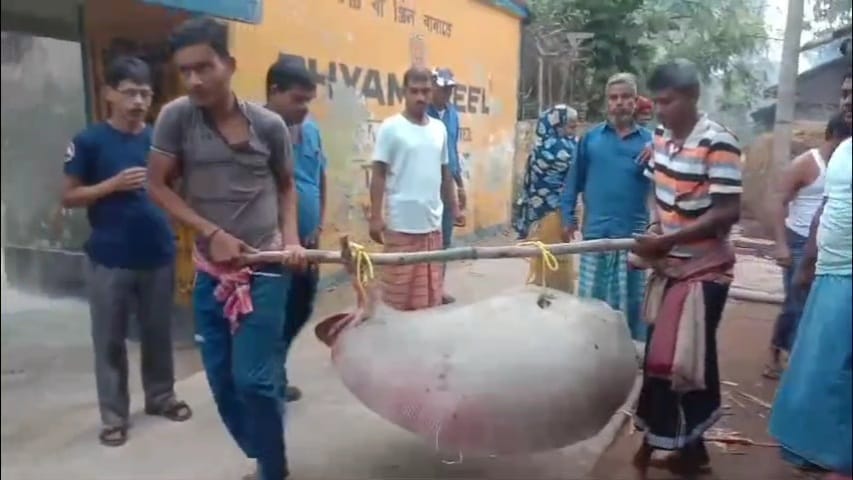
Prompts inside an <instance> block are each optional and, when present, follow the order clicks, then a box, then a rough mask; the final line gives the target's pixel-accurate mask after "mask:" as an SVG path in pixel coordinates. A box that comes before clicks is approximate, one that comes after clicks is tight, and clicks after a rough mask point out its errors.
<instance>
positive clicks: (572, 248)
mask: <svg viewBox="0 0 853 480" xmlns="http://www.w3.org/2000/svg"><path fill="white" fill-rule="evenodd" d="M344 238H346V237H344ZM341 241H342V242H343V238H342V240H341ZM633 246H634V240H633V239H630V238H619V239H602V240H586V241H582V242H572V243H554V244H550V245H546V247H547V248H548V251H549V252H551V253H552V254H554V255H558V256H559V255H568V254H573V253H587V252H606V251H613V250H630V249H631V247H633ZM344 250H346V249H343V248H342V251H344ZM307 255H308V260H309V261H311V262H315V263H339V264H348V263H350V261H351V260H349V259H345V258H344V256H343V255H342V252H333V251H326V250H308V252H307ZM540 255H542V251H541V250H540V249H539V247H536V246H533V245H524V246H520V245H511V246H504V247H459V248H449V249H447V250H436V251H431V252H411V253H408V252H407V253H371V254H370V260H371V262H373V264H374V265H411V264H415V263H431V262H458V261H461V260H481V259H487V258H535V257H538V256H540ZM281 257H282V252H280V251H279V252H273V251H269V252H259V253H251V254H248V255H246V261H247V262H248V263H277V262H280V261H281ZM350 258H351V257H350Z"/></svg>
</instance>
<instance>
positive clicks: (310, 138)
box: [267, 59, 326, 402]
mask: <svg viewBox="0 0 853 480" xmlns="http://www.w3.org/2000/svg"><path fill="white" fill-rule="evenodd" d="M267 92H268V93H267V108H269V109H270V110H272V111H274V112H276V113H278V114H279V115H281V117H282V118H283V119H284V121H285V123H286V124H287V126H288V127H289V129H290V136H291V139H292V141H293V155H294V172H293V175H294V178H295V179H296V189H297V192H298V193H299V200H298V202H299V203H298V205H299V238H300V241H301V242H302V246H304V247H305V248H309V249H316V248H317V246H318V243H319V238H320V233H321V232H322V230H323V218H324V214H325V210H326V156H325V155H324V154H323V145H322V143H321V141H320V129H319V128H318V126H317V124H316V123H315V122H314V121H313V120H311V119H308V118H306V117H307V116H308V104H309V103H311V101H312V100H313V99H314V97H316V95H317V84H316V81H315V79H314V78H313V76H312V75H311V73H310V72H309V71H308V70H307V69H305V68H304V67H303V66H301V65H298V64H295V63H293V62H288V61H286V60H284V59H280V60H278V61H277V62H276V63H274V64H272V65H271V66H270V68H269V70H268V71H267ZM318 282H319V269H318V266H317V264H312V265H310V266H309V267H308V269H307V270H305V271H304V272H294V273H293V275H292V278H291V285H290V292H289V293H288V298H287V316H286V321H285V325H284V346H283V348H284V356H285V359H286V357H287V351H288V350H289V349H290V344H291V343H292V342H293V340H294V339H295V338H296V335H298V334H299V331H300V330H301V329H302V327H303V326H304V325H305V323H307V322H308V319H309V318H311V313H312V312H313V310H314V300H315V298H316V296H317V283H318ZM285 376H286V374H285ZM285 385H286V387H285V399H286V400H287V401H289V402H291V401H295V400H298V399H299V398H300V397H301V396H302V392H301V391H300V390H299V389H298V388H296V387H294V386H291V385H287V381H286V378H285Z"/></svg>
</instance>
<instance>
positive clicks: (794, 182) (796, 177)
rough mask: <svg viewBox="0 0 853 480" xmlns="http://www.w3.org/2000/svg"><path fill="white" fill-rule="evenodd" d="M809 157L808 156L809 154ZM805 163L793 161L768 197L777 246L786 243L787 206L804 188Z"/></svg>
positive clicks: (768, 206) (783, 171) (798, 160)
mask: <svg viewBox="0 0 853 480" xmlns="http://www.w3.org/2000/svg"><path fill="white" fill-rule="evenodd" d="M809 155H810V154H809ZM805 167H806V162H804V161H802V158H801V157H800V158H797V159H795V160H794V161H793V162H792V163H791V164H790V165H788V166H786V167H785V168H784V169H783V170H782V173H781V175H780V176H779V181H778V183H777V184H776V188H775V190H774V192H773V193H772V194H771V195H770V196H769V197H768V202H767V211H768V213H769V214H770V221H771V222H772V226H773V238H774V239H775V240H776V244H777V245H783V244H786V243H787V235H786V228H785V219H786V218H787V217H788V204H789V203H791V201H792V200H794V198H795V197H796V196H797V192H799V191H800V189H801V188H803V186H805V184H806V182H805V180H804V179H805V176H806V174H807V170H806V168H805Z"/></svg>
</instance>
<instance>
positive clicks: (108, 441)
mask: <svg viewBox="0 0 853 480" xmlns="http://www.w3.org/2000/svg"><path fill="white" fill-rule="evenodd" d="M98 440H100V442H101V445H103V446H105V447H120V446H122V445H124V444H125V443H127V427H104V428H102V429H101V433H99V434H98Z"/></svg>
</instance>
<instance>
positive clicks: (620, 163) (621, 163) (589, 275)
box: [562, 73, 652, 342]
mask: <svg viewBox="0 0 853 480" xmlns="http://www.w3.org/2000/svg"><path fill="white" fill-rule="evenodd" d="M606 88H607V89H606V95H607V110H608V120H607V121H606V122H604V123H601V124H598V125H596V126H594V127H592V128H591V129H590V130H589V131H588V132H587V133H586V134H585V135H584V136H583V138H582V139H581V140H580V142H579V144H578V152H577V153H578V154H577V160H576V162H575V165H574V166H572V168H571V169H569V173H568V175H567V178H566V186H565V188H564V189H563V198H562V204H563V205H562V212H563V236H564V240H565V241H571V240H572V239H573V237H574V235H575V233H576V231H577V228H578V222H577V218H576V216H575V209H576V205H577V198H578V195H582V196H583V226H582V230H581V231H582V234H583V238H584V239H586V240H592V239H601V238H628V237H631V236H632V235H634V234H635V233H642V232H644V231H645V229H646V227H647V225H648V221H649V212H648V205H647V201H648V195H649V191H650V190H649V189H650V186H649V181H648V179H646V178H645V177H644V176H643V162H642V161H640V155H641V153H642V152H643V150H644V148H645V147H646V145H647V144H649V142H651V141H652V134H651V133H650V132H649V131H648V130H646V129H645V128H643V127H641V126H639V125H637V123H636V122H635V120H634V109H635V105H636V100H637V83H636V80H635V78H634V76H633V75H631V74H627V73H622V74H617V75H614V76H613V77H611V78H610V80H609V81H608V82H607V87H606ZM627 255H628V252H604V253H588V254H582V255H581V266H580V281H579V285H578V294H579V295H581V296H584V297H593V298H597V299H599V300H603V301H605V302H607V303H608V304H609V305H610V306H611V307H613V308H615V309H617V310H620V311H621V312H623V313H624V314H625V317H626V319H627V320H628V326H629V328H630V330H631V335H632V337H633V338H634V340H636V341H638V342H645V340H646V328H645V324H644V323H643V320H642V318H641V314H640V309H641V305H642V301H643V293H644V287H645V278H644V272H643V271H642V270H631V269H628V258H627Z"/></svg>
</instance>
